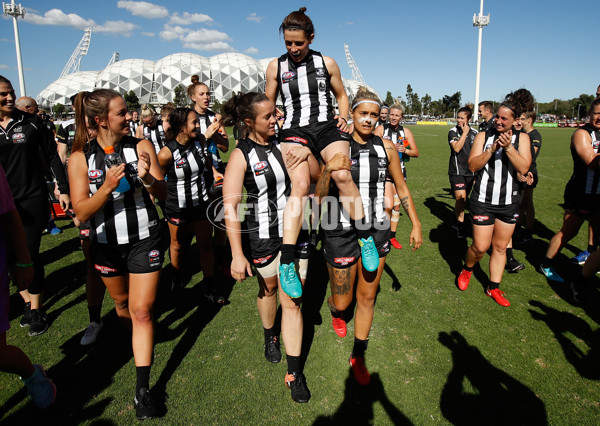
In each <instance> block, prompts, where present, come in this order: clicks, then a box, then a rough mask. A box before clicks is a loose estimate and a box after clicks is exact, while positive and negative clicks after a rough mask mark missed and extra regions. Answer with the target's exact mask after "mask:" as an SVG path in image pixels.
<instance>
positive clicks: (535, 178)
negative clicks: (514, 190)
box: [527, 173, 538, 189]
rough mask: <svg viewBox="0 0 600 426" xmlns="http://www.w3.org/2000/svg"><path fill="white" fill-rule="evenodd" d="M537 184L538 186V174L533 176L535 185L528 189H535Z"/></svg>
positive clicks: (529, 186)
mask: <svg viewBox="0 0 600 426" xmlns="http://www.w3.org/2000/svg"><path fill="white" fill-rule="evenodd" d="M537 184H538V175H537V173H534V174H533V183H532V184H531V185H528V186H527V188H531V189H533V188H535V187H536V186H537Z"/></svg>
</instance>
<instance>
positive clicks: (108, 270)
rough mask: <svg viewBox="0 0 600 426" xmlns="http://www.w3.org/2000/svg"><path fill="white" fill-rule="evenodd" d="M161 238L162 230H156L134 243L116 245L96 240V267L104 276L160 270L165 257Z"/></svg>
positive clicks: (94, 252) (93, 254)
mask: <svg viewBox="0 0 600 426" xmlns="http://www.w3.org/2000/svg"><path fill="white" fill-rule="evenodd" d="M160 238H161V234H160V232H154V233H152V234H151V235H150V237H148V238H145V239H143V240H141V241H138V242H137V243H133V244H120V245H117V246H114V245H110V244H101V243H98V242H97V241H94V243H92V260H93V262H94V267H95V268H96V270H97V271H98V272H100V276H102V277H117V276H121V275H125V274H128V273H130V274H147V273H149V272H156V271H160V270H161V268H162V264H163V259H164V253H163V252H162V251H161V245H160Z"/></svg>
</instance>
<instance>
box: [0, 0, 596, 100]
mask: <svg viewBox="0 0 600 426" xmlns="http://www.w3.org/2000/svg"><path fill="white" fill-rule="evenodd" d="M5 1H6V0H5ZM17 3H18V2H17ZM208 3H209V2H198V1H187V0H181V1H178V0H172V1H169V2H166V1H151V2H139V1H116V0H102V1H98V0H95V1H89V0H79V1H71V0H54V1H52V2H48V1H41V0H23V1H22V2H21V4H22V5H23V7H24V8H25V9H26V10H27V13H26V15H25V19H24V20H22V19H19V32H20V38H21V49H22V54H23V64H24V67H25V82H26V88H27V94H28V95H30V96H34V97H35V95H37V94H38V93H39V92H40V91H41V90H43V89H44V88H45V87H46V86H47V85H48V84H50V83H51V82H53V81H54V80H56V79H57V78H58V76H59V75H60V73H61V71H62V69H63V67H64V66H65V64H66V63H67V61H68V59H69V57H70V55H71V53H72V52H73V50H74V49H75V47H76V45H77V43H78V42H79V40H80V39H81V37H82V36H83V29H84V28H85V27H87V26H89V25H92V26H94V32H93V34H92V42H91V46H90V50H89V53H88V55H87V56H85V57H84V58H83V59H82V61H81V70H82V71H84V70H101V69H103V68H104V67H105V66H106V65H107V63H108V61H109V60H110V58H111V56H112V53H113V52H115V51H117V52H119V54H120V57H121V59H127V58H143V59H151V60H158V59H160V58H162V57H164V56H167V55H169V54H172V53H177V52H193V53H198V54H200V55H203V56H212V55H215V54H217V53H221V52H225V51H237V52H241V53H247V54H249V55H250V56H252V57H254V58H257V59H260V58H265V57H274V56H280V55H281V54H282V53H283V52H284V51H285V47H284V45H283V41H282V39H281V38H280V37H279V35H278V32H277V31H278V28H279V25H280V24H281V21H282V20H283V18H284V17H285V16H286V15H287V14H288V13H289V12H291V11H292V10H295V9H298V8H299V7H300V6H306V7H307V14H308V15H309V16H310V17H311V19H312V20H313V22H314V24H315V29H316V35H315V41H314V43H313V45H312V47H313V48H314V49H315V50H318V51H321V52H322V53H323V54H325V55H327V56H331V57H332V58H334V59H335V60H336V61H337V63H338V65H339V66H340V69H341V71H342V76H344V77H345V78H351V77H352V73H351V70H350V68H349V67H348V66H347V64H346V60H345V55H344V43H347V44H348V45H349V46H350V51H351V53H352V55H353V57H354V59H355V61H356V63H357V64H358V67H359V68H360V71H361V73H362V75H363V77H364V78H365V81H366V82H367V84H369V85H370V86H372V87H373V88H375V89H376V90H377V91H378V92H379V94H380V95H381V96H385V94H386V91H388V90H389V91H391V92H392V94H393V95H394V96H398V95H400V96H402V97H404V96H405V93H406V85H407V84H411V85H412V87H413V90H414V91H415V92H417V93H418V94H419V95H420V96H423V95H425V93H428V94H429V95H430V96H431V97H432V98H433V99H434V100H435V99H439V98H441V97H442V96H444V95H446V94H448V95H451V94H453V93H454V92H456V91H458V90H460V91H461V92H462V94H463V97H462V101H463V103H465V102H467V101H470V102H472V101H473V100H474V98H475V71H476V59H477V33H478V30H477V29H476V28H474V27H473V26H472V17H473V14H474V13H476V12H477V13H478V12H479V5H480V2H479V0H453V1H451V0H431V1H428V2H416V1H410V2H409V1H401V0H396V1H380V2H378V3H377V2H365V1H361V2H357V1H353V0H348V1H344V2H341V1H334V0H320V1H313V0H311V1H302V2H300V3H294V2H281V1H278V2H272V1H261V2H250V1H240V0H230V1H227V2H210V4H211V5H210V6H204V4H208ZM484 14H486V15H487V14H490V15H491V18H490V25H489V26H488V27H486V28H484V30H483V55H482V78H481V95H480V98H481V100H483V99H492V100H501V99H502V98H503V97H504V95H505V94H506V93H508V92H510V91H511V90H514V89H517V88H520V87H525V88H527V89H529V90H531V92H532V93H533V94H534V96H535V97H536V99H537V100H538V101H540V102H548V101H551V100H552V99H554V98H559V99H569V98H573V97H577V96H579V94H581V93H588V94H592V93H595V91H596V87H597V86H598V84H600V72H599V70H600V55H598V53H597V51H596V49H595V45H594V44H593V35H594V32H595V34H597V33H598V24H597V23H595V22H596V21H597V18H598V16H600V1H598V0H578V1H574V2H558V1H555V0H549V1H529V2H522V1H516V0H486V1H485V4H484ZM594 30H595V31H594ZM0 52H2V55H1V58H0V74H2V75H4V76H5V77H7V78H9V79H10V80H11V81H12V82H13V85H14V86H15V88H18V74H17V70H16V54H15V48H14V36H13V25H12V19H8V18H7V17H4V18H3V19H0Z"/></svg>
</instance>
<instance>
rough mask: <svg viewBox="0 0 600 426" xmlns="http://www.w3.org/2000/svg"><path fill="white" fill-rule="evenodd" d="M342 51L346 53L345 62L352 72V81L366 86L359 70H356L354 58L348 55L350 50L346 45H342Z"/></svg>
mask: <svg viewBox="0 0 600 426" xmlns="http://www.w3.org/2000/svg"><path fill="white" fill-rule="evenodd" d="M344 51H345V52H346V62H348V66H349V67H350V69H351V70H352V79H353V80H356V81H358V82H359V83H360V84H362V85H363V86H366V85H367V84H366V83H365V79H364V78H363V76H362V74H361V73H360V70H359V69H358V65H356V62H354V58H353V57H352V55H351V54H350V49H348V45H347V44H346V43H344Z"/></svg>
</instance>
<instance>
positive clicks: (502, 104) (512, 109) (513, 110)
mask: <svg viewBox="0 0 600 426" xmlns="http://www.w3.org/2000/svg"><path fill="white" fill-rule="evenodd" d="M500 106H503V107H506V108H508V109H509V110H511V111H512V112H513V114H514V115H515V117H516V116H519V117H520V116H521V114H517V111H515V109H514V108H513V107H511V106H510V105H506V104H505V103H501V104H500Z"/></svg>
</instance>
